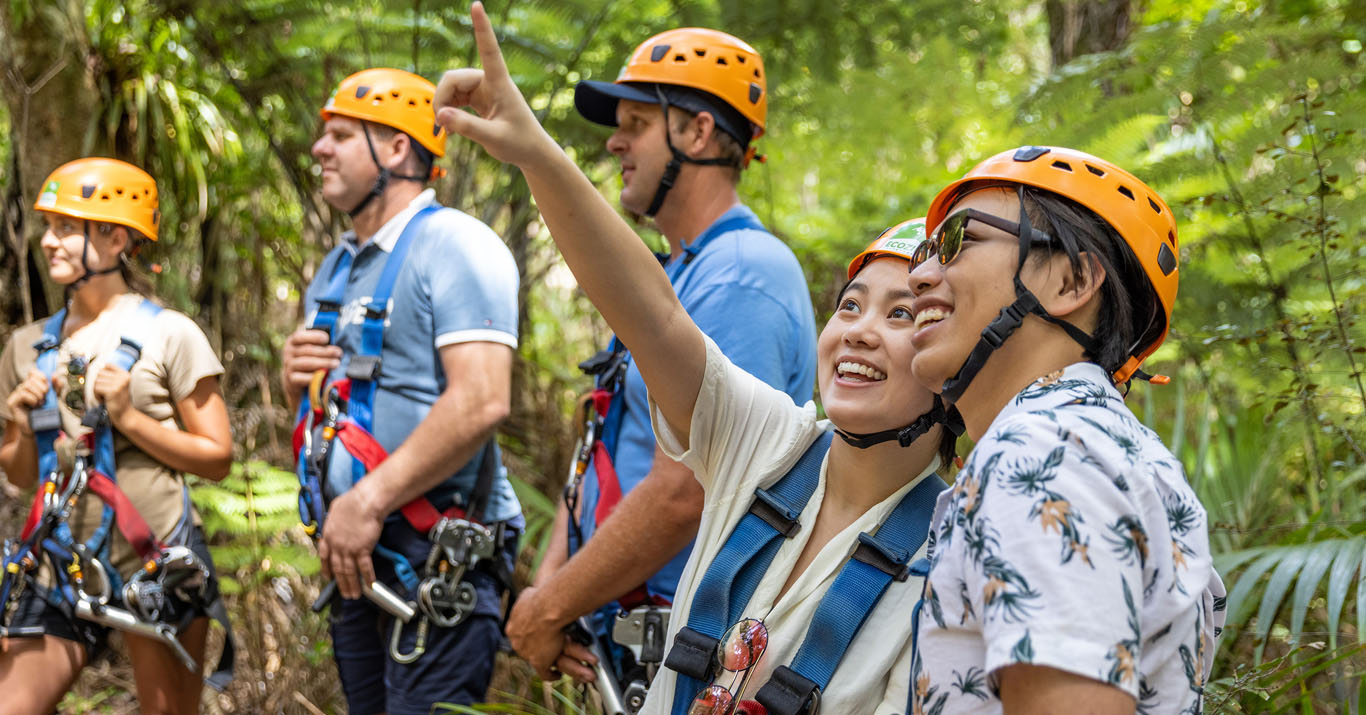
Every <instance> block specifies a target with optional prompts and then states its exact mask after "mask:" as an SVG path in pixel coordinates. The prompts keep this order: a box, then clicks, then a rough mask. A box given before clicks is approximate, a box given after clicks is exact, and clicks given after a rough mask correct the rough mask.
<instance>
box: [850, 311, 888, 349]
mask: <svg viewBox="0 0 1366 715" xmlns="http://www.w3.org/2000/svg"><path fill="white" fill-rule="evenodd" d="M881 324H882V319H881V316H879V315H878V314H877V313H874V312H872V311H868V312H866V313H863V314H861V315H859V317H858V319H857V320H855V321H854V322H852V323H850V324H849V326H848V327H847V328H845V330H844V336H843V339H844V344H845V345H861V346H864V347H870V348H875V347H877V346H879V345H881V344H882V335H881V334H880V333H878V326H879V325H881Z"/></svg>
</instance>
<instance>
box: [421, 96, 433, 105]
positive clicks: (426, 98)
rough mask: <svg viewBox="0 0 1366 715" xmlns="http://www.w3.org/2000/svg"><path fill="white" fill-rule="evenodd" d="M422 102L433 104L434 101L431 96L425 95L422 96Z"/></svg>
mask: <svg viewBox="0 0 1366 715" xmlns="http://www.w3.org/2000/svg"><path fill="white" fill-rule="evenodd" d="M422 102H423V103H424V104H431V103H432V98H431V97H423V98H422Z"/></svg>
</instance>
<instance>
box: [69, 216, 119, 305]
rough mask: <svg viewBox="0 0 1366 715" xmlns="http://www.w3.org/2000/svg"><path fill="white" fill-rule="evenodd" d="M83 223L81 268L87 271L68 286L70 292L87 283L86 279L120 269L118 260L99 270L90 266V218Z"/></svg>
mask: <svg viewBox="0 0 1366 715" xmlns="http://www.w3.org/2000/svg"><path fill="white" fill-rule="evenodd" d="M83 224H84V228H83V229H82V233H83V234H84V235H85V240H84V242H82V243H81V268H82V269H84V270H85V272H84V273H82V274H81V277H80V278H77V279H76V281H75V282H74V283H72V284H71V285H69V286H67V288H66V289H67V291H68V292H69V291H74V290H76V289H77V288H80V287H81V286H82V285H85V282H86V281H88V280H90V279H91V278H94V277H95V276H102V275H105V274H107V273H116V272H118V270H119V264H118V262H115V263H114V265H112V266H110V267H109V268H101V269H99V270H96V269H94V268H91V267H90V220H89V219H86V220H85V221H84V222H83Z"/></svg>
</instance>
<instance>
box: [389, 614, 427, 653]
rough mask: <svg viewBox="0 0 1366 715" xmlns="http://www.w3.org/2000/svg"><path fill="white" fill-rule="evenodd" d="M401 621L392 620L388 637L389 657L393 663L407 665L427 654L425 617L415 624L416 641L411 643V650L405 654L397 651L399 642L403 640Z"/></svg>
mask: <svg viewBox="0 0 1366 715" xmlns="http://www.w3.org/2000/svg"><path fill="white" fill-rule="evenodd" d="M403 625H404V624H403V621H400V620H399V619H397V618H395V619H394V630H393V633H392V635H390V636H389V657H390V658H393V659H394V662H395V663H402V664H403V665H407V664H409V663H412V662H413V661H415V660H417V659H418V658H421V657H422V654H423V653H426V652H427V617H426V616H423V617H422V618H421V619H419V620H418V622H417V641H416V642H414V643H413V649H412V650H411V651H409V652H407V653H404V652H402V651H400V650H399V647H400V645H399V642H400V641H401V640H402V638H403Z"/></svg>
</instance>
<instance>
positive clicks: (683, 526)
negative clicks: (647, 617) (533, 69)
mask: <svg viewBox="0 0 1366 715" xmlns="http://www.w3.org/2000/svg"><path fill="white" fill-rule="evenodd" d="M765 80H766V77H765V75H764V70H763V63H762V61H761V59H760V57H759V54H758V53H757V52H755V50H754V48H752V47H750V46H749V45H747V44H745V43H744V42H742V41H740V40H738V39H736V38H735V37H732V36H730V35H727V34H725V33H721V32H717V31H714V30H704V29H697V28H684V29H678V30H671V31H669V32H665V33H662V34H660V35H656V36H655V37H652V38H650V39H649V40H646V41H645V43H644V44H642V45H640V47H638V48H636V50H635V52H634V53H633V54H632V55H631V58H630V59H629V60H628V61H627V63H626V67H625V68H624V69H623V70H622V72H621V75H620V76H619V77H618V79H617V81H616V82H615V83H607V82H587V81H586V82H581V83H579V85H578V87H577V88H576V91H575V98H574V101H575V106H576V107H577V108H578V110H579V113H580V114H582V115H583V116H584V117H585V118H587V119H588V120H589V121H593V122H596V123H598V124H604V125H607V126H613V127H616V131H615V133H613V134H612V136H611V137H610V138H609V139H608V140H607V148H608V150H609V151H611V152H612V153H613V154H614V155H616V156H617V158H618V159H619V160H620V162H621V175H622V190H621V203H622V206H623V207H624V208H625V209H626V210H627V211H628V212H630V213H634V214H641V215H645V216H650V217H653V219H654V223H655V226H656V227H657V228H658V229H659V231H660V232H661V233H663V234H664V236H665V237H666V238H667V239H668V241H669V254H668V255H667V256H662V257H661V262H662V263H663V265H664V270H665V272H666V273H667V274H668V275H669V279H670V281H671V282H672V283H673V286H674V290H675V291H676V292H677V294H678V297H679V299H680V300H681V301H682V303H683V306H684V307H685V308H686V309H687V310H688V313H689V314H690V315H691V316H692V318H693V320H694V321H696V322H697V324H698V326H700V327H701V328H702V330H703V331H704V332H706V333H707V335H709V336H710V337H711V338H712V339H713V340H715V341H716V343H717V345H718V346H720V348H721V350H722V351H723V352H724V353H725V354H726V356H727V357H729V358H730V359H731V360H732V361H734V362H735V363H736V364H737V365H739V366H740V367H741V368H744V369H745V370H747V371H749V372H750V373H752V374H754V375H756V376H758V377H759V378H761V379H763V380H764V381H765V382H767V383H768V384H770V385H773V386H774V387H776V388H778V389H781V390H783V391H785V392H787V393H788V394H789V395H791V396H792V398H793V399H794V400H795V401H796V402H798V403H799V404H800V403H804V402H806V401H807V400H809V399H811V390H812V384H813V381H814V379H815V369H816V356H815V348H816V335H815V318H814V316H813V314H812V310H811V300H810V296H809V294H808V293H807V290H806V279H805V276H804V275H803V273H802V270H801V267H800V265H799V264H798V263H797V260H796V257H795V256H793V255H792V251H791V250H789V249H788V248H787V246H785V245H783V243H782V242H781V241H779V240H778V239H777V238H775V237H774V236H773V235H772V234H770V233H769V232H768V231H767V230H766V229H765V228H764V227H763V225H762V224H760V223H759V221H758V219H757V218H756V217H755V215H754V213H753V212H752V211H750V210H749V209H748V208H747V207H745V206H744V205H743V204H741V203H740V200H739V197H738V196H737V194H736V184H737V183H738V181H739V178H740V172H741V170H742V169H743V168H744V167H745V166H746V165H747V164H748V163H749V159H750V158H751V157H752V156H753V154H754V152H753V149H752V148H751V147H750V141H751V140H752V139H755V138H757V137H758V136H759V135H760V134H762V133H763V128H764V120H765V116H766V112H767V101H768V97H767V91H766V85H765ZM612 347H613V348H616V347H619V346H618V345H617V344H616V342H615V341H613V346H612ZM610 354H611V353H610V352H608V351H605V352H604V354H602V355H600V356H599V358H598V359H595V360H596V363H597V364H596V369H597V372H598V373H599V374H598V376H597V377H598V382H597V387H598V388H599V390H598V393H597V394H598V400H597V403H598V411H599V412H600V413H604V419H603V424H602V427H603V429H602V432H601V433H600V434H599V436H600V437H601V442H600V443H599V444H596V445H594V448H593V450H592V453H593V455H594V456H593V458H592V462H591V464H590V465H589V469H588V471H587V473H586V474H585V475H584V477H583V479H582V480H581V481H580V483H579V484H578V485H577V490H575V493H573V494H570V495H569V498H570V499H573V498H574V497H575V496H577V501H578V504H577V509H575V510H574V511H575V512H576V513H571V512H570V509H569V508H567V507H566V506H565V505H564V504H562V505H561V506H560V509H559V515H558V521H557V524H556V529H555V532H554V536H553V540H552V543H551V546H550V549H549V551H548V553H547V554H546V556H545V558H544V560H543V561H542V563H541V567H540V571H539V573H538V574H537V575H536V578H535V581H534V586H533V587H532V588H529V589H527V590H526V591H524V592H523V593H522V596H521V597H520V598H519V600H518V602H517V605H516V607H515V608H514V609H513V612H512V616H511V619H510V620H509V622H508V637H509V639H510V640H511V642H512V645H513V647H514V648H516V649H517V652H518V653H519V654H521V655H522V656H523V657H524V658H526V659H527V661H528V662H530V663H531V664H532V666H533V667H535V668H536V670H537V671H539V672H541V673H542V675H547V676H548V675H551V674H553V672H554V671H555V670H556V669H564V671H565V672H569V673H582V672H583V670H582V667H581V666H578V664H576V663H574V662H573V661H572V659H570V658H568V657H567V656H564V655H563V650H564V646H565V636H564V635H562V633H561V630H562V629H563V628H564V626H566V625H567V624H569V623H571V622H573V621H574V620H575V619H576V618H578V617H579V616H583V615H585V614H590V613H592V612H593V611H594V610H596V609H600V608H601V609H602V611H601V612H600V613H601V614H602V616H607V617H610V616H611V615H612V614H615V613H616V612H617V610H618V603H617V601H618V599H621V601H620V605H621V606H623V607H631V606H634V605H636V604H640V603H655V604H660V603H667V602H669V601H671V600H672V598H673V595H674V589H675V587H676V585H677V582H678V578H679V575H680V573H681V571H682V569H683V566H684V564H685V563H686V562H687V559H688V554H689V552H690V550H691V542H692V539H693V537H694V535H695V534H696V532H697V525H698V522H699V520H700V517H701V513H702V489H701V487H700V486H699V485H698V484H697V481H696V479H695V478H694V477H693V474H692V472H691V471H690V470H689V469H688V468H686V467H684V466H682V465H681V464H678V463H677V462H674V461H672V460H670V459H669V458H668V457H665V456H664V455H663V454H662V453H660V452H659V451H658V447H657V446H656V444H655V436H654V432H653V431H652V429H651V427H650V417H649V410H648V408H647V394H646V390H645V383H644V382H643V381H642V379H641V377H640V372H639V370H637V369H636V368H635V366H634V364H632V363H631V362H630V357H629V354H624V353H622V352H620V351H618V352H617V356H618V357H620V358H621V359H622V360H624V363H621V365H622V367H621V372H620V373H618V372H617V371H616V370H613V369H611V365H612V360H611V359H610V358H609V356H610ZM618 374H619V375H620V376H621V378H620V379H614V376H615V375H618ZM608 394H610V395H611V399H610V403H609V402H608V399H607V396H608ZM609 515H610V517H611V518H610V519H608V518H607V517H608V516H609ZM642 584H643V585H644V589H643V590H641V589H639V588H638V587H639V586H641V585H642ZM609 604H610V605H609ZM604 606H607V607H606V608H602V607H604ZM609 626H610V621H608V622H604V620H603V619H602V618H601V616H600V618H599V621H598V622H597V623H596V627H597V628H598V629H599V632H600V634H604V635H605V633H606V630H607V628H608V627H609ZM617 655H618V657H622V658H623V659H624V656H623V654H622V653H621V652H620V651H618V653H617ZM613 665H614V666H615V667H617V668H618V669H619V672H618V676H619V677H620V676H621V675H622V673H621V672H620V669H622V668H623V667H627V666H629V665H630V664H629V662H627V663H625V664H623V663H622V662H618V663H614V664H613Z"/></svg>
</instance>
